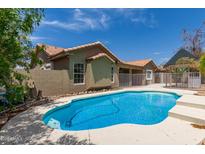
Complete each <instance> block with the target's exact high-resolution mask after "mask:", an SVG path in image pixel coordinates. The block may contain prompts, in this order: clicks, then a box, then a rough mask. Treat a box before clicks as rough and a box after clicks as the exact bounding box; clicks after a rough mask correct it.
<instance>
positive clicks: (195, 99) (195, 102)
mask: <svg viewBox="0 0 205 154" xmlns="http://www.w3.org/2000/svg"><path fill="white" fill-rule="evenodd" d="M202 97H203V96H195V95H184V96H182V97H181V98H179V99H178V100H177V105H183V106H187V107H194V108H199V109H205V101H204V100H205V97H204V99H203V98H202Z"/></svg>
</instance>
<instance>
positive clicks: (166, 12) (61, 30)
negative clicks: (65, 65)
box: [31, 9, 205, 64]
mask: <svg viewBox="0 0 205 154" xmlns="http://www.w3.org/2000/svg"><path fill="white" fill-rule="evenodd" d="M203 21H205V9H46V10H45V17H44V19H43V21H42V23H41V25H40V27H38V28H37V29H36V31H35V32H34V33H33V35H32V36H31V39H32V41H33V43H34V44H36V43H46V44H50V45H55V46H59V47H65V48H68V47H73V46H77V45H81V44H86V43H90V42H95V41H101V42H102V43H104V44H105V45H106V46H107V47H108V48H109V49H110V50H111V51H112V52H113V53H114V54H115V55H116V56H118V57H119V58H120V59H122V60H124V61H132V60H138V59H146V58H151V59H153V60H154V61H155V62H156V63H157V64H161V63H164V62H166V61H167V60H168V59H169V58H170V57H171V56H172V55H173V54H174V53H175V52H176V51H177V49H178V48H180V47H181V46H182V45H183V41H182V30H183V29H184V28H186V29H187V30H190V31H192V30H194V29H195V28H198V27H199V26H200V25H201V24H202V22H203Z"/></svg>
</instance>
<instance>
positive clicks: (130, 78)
mask: <svg viewBox="0 0 205 154" xmlns="http://www.w3.org/2000/svg"><path fill="white" fill-rule="evenodd" d="M129 86H132V70H131V69H129Z"/></svg>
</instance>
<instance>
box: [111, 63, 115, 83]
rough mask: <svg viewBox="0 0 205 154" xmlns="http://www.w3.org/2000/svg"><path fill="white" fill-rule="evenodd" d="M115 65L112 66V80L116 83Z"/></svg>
mask: <svg viewBox="0 0 205 154" xmlns="http://www.w3.org/2000/svg"><path fill="white" fill-rule="evenodd" d="M114 72H115V71H114V66H113V65H112V66H111V82H112V83H114V82H115V73H114Z"/></svg>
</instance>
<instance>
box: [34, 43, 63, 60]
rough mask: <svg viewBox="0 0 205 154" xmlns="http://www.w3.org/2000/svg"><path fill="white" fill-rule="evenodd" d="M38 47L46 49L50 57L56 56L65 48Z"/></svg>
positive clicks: (44, 45)
mask: <svg viewBox="0 0 205 154" xmlns="http://www.w3.org/2000/svg"><path fill="white" fill-rule="evenodd" d="M38 46H40V47H45V52H46V53H47V54H48V56H49V57H52V56H55V55H57V54H59V53H62V52H63V51H64V48H60V47H56V46H52V45H46V44H38Z"/></svg>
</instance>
